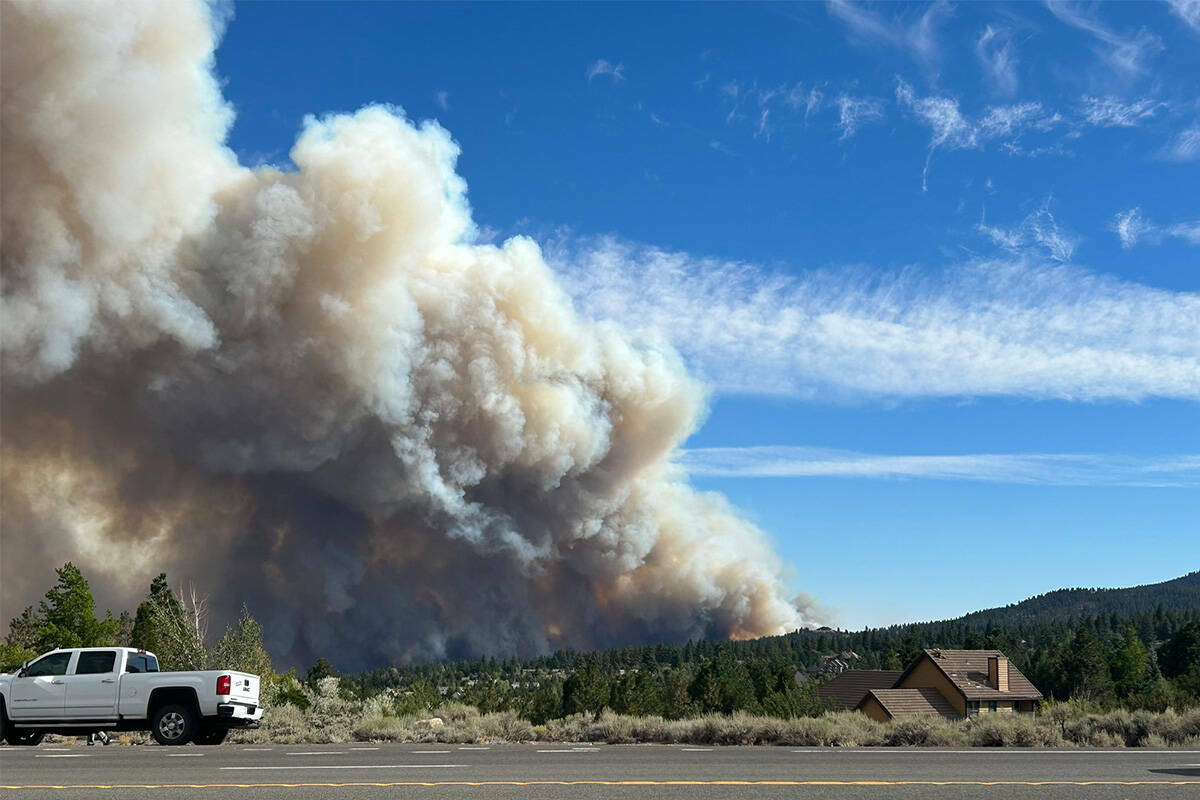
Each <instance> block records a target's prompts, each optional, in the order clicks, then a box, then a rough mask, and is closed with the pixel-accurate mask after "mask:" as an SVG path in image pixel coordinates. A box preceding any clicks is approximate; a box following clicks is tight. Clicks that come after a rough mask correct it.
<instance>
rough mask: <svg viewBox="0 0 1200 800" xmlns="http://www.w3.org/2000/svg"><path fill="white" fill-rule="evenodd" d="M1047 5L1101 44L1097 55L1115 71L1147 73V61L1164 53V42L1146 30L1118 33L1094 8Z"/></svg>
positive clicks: (1066, 4)
mask: <svg viewBox="0 0 1200 800" xmlns="http://www.w3.org/2000/svg"><path fill="white" fill-rule="evenodd" d="M1046 6H1047V7H1048V8H1049V9H1050V11H1051V13H1053V14H1054V16H1056V17H1058V19H1059V21H1060V22H1063V23H1065V24H1067V25H1070V26H1071V27H1073V28H1077V29H1079V30H1081V31H1084V32H1086V33H1088V34H1090V35H1091V36H1093V37H1094V38H1095V39H1096V40H1097V41H1098V42H1099V43H1100V45H1099V46H1098V47H1097V52H1098V53H1099V55H1100V57H1101V58H1103V59H1104V60H1105V61H1107V62H1108V63H1109V64H1110V65H1111V66H1112V67H1113V68H1114V69H1115V70H1117V71H1118V72H1123V73H1126V74H1129V75H1133V74H1138V73H1142V72H1144V71H1145V69H1146V66H1145V62H1146V60H1147V59H1149V58H1150V57H1151V56H1152V55H1154V54H1155V53H1157V52H1158V51H1160V50H1162V42H1161V41H1160V40H1159V38H1158V37H1157V36H1155V35H1154V34H1153V33H1151V32H1149V31H1148V30H1146V29H1145V28H1142V29H1141V30H1139V31H1138V32H1137V33H1136V34H1124V33H1118V32H1117V31H1115V30H1113V29H1112V28H1110V27H1108V26H1107V25H1105V24H1104V23H1103V22H1101V21H1100V19H1099V17H1097V16H1096V15H1095V14H1094V13H1092V9H1091V8H1090V7H1089V8H1086V9H1085V8H1083V7H1081V6H1079V5H1076V4H1074V3H1067V2H1052V1H1051V0H1047V2H1046Z"/></svg>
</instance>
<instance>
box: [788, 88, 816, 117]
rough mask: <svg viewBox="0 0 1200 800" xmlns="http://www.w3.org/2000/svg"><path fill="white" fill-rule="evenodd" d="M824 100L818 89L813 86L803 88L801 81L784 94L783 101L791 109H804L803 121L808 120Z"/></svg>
mask: <svg viewBox="0 0 1200 800" xmlns="http://www.w3.org/2000/svg"><path fill="white" fill-rule="evenodd" d="M824 100H825V95H824V94H822V93H821V90H820V89H818V88H816V87H815V86H812V87H809V88H808V89H805V88H804V84H802V83H797V84H796V85H795V86H793V87H792V88H791V89H789V90H788V91H787V94H786V95H785V96H784V102H785V103H787V104H788V105H789V106H791V107H792V108H793V109H796V110H799V109H801V108H803V109H804V119H805V121H807V120H808V118H809V116H811V115H812V113H813V112H814V111H816V110H817V109H819V108H820V107H821V104H822V103H823V102H824Z"/></svg>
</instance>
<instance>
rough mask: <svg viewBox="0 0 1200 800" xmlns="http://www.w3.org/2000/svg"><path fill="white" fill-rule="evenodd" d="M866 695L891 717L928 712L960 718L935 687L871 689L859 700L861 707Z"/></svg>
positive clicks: (859, 706)
mask: <svg viewBox="0 0 1200 800" xmlns="http://www.w3.org/2000/svg"><path fill="white" fill-rule="evenodd" d="M867 697H873V698H875V701H876V702H877V703H879V705H880V706H882V707H883V710H884V711H886V712H887V713H888V715H889V716H891V717H898V716H903V715H910V714H930V715H934V714H936V715H937V716H941V717H951V718H954V719H960V718H961V717H962V715H961V714H959V713H958V711H957V710H955V708H954V706H952V705H950V701H949V700H947V699H946V698H945V697H943V696H942V693H941V692H939V691H938V690H937V689H934V688H931V687H926V688H920V689H872V690H871V691H869V692H867V694H866V696H865V697H863V699H862V700H861V701H860V702H859V704H858V706H857V708H861V707H862V705H863V703H865V702H867Z"/></svg>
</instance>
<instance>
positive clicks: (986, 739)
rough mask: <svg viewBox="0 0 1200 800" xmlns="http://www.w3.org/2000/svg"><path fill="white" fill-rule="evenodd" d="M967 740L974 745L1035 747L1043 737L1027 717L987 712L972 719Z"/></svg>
mask: <svg viewBox="0 0 1200 800" xmlns="http://www.w3.org/2000/svg"><path fill="white" fill-rule="evenodd" d="M967 742H968V743H969V744H970V745H971V746H972V747H1034V746H1037V745H1039V744H1041V737H1040V736H1039V735H1038V731H1037V730H1036V727H1035V726H1034V724H1033V720H1031V719H1029V718H1027V717H1024V716H1017V715H1015V714H987V715H984V716H980V717H975V718H974V719H972V720H971V723H970V724H969V725H968V726H967Z"/></svg>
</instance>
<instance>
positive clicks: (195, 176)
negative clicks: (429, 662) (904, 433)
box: [0, 0, 805, 667]
mask: <svg viewBox="0 0 1200 800" xmlns="http://www.w3.org/2000/svg"><path fill="white" fill-rule="evenodd" d="M2 23H3V25H2V30H3V54H2V58H3V64H2V66H3V72H2V81H3V110H2V119H3V163H2V168H3V179H4V180H3V306H2V309H0V311H2V315H0V325H2V328H0V333H2V335H3V359H4V360H3V397H2V402H3V404H2V410H0V414H2V416H0V423H2V424H3V452H2V455H3V461H2V475H0V478H2V480H3V483H2V488H0V492H2V494H0V502H2V511H3V550H2V556H3V564H2V570H3V571H2V575H3V602H4V608H3V610H2V611H3V614H4V616H5V618H7V617H8V616H11V615H13V614H15V613H17V611H19V609H20V607H21V606H23V605H24V604H25V603H28V602H32V601H33V600H34V599H35V598H36V596H37V595H38V594H39V593H40V592H41V591H42V590H44V588H45V586H46V585H47V584H48V583H49V581H50V578H51V576H52V573H51V571H50V570H51V567H52V566H54V565H56V564H59V563H61V562H63V561H66V560H68V559H71V560H74V561H76V562H77V563H79V564H80V565H81V566H82V567H83V568H84V569H85V571H86V572H87V573H88V574H90V575H91V576H92V577H93V583H94V584H95V585H96V586H97V589H98V590H99V591H98V594H99V596H100V598H101V600H102V601H106V602H110V603H117V604H122V605H128V604H131V603H133V602H135V601H136V599H137V598H138V596H140V594H141V593H142V592H144V591H145V587H146V585H147V583H148V581H149V579H150V577H152V576H153V575H154V574H156V573H157V572H158V571H160V570H166V571H167V572H168V573H170V574H171V576H172V577H173V578H175V579H177V580H178V579H189V580H192V581H195V583H196V584H197V585H198V586H200V587H201V588H202V589H203V590H205V591H207V592H208V593H209V594H210V595H211V598H212V601H213V603H214V607H215V608H216V609H217V611H218V612H219V613H220V614H227V613H229V612H230V611H231V610H232V608H233V607H236V606H238V605H240V604H241V602H242V601H243V600H245V601H247V602H248V603H249V604H250V606H251V608H252V609H253V610H254V611H255V612H256V614H257V615H258V616H259V617H260V618H261V619H262V620H263V622H264V624H265V626H266V629H267V635H268V641H267V644H268V647H269V648H270V649H271V650H272V652H273V653H274V654H275V655H276V656H277V657H278V658H279V659H280V660H281V661H282V662H283V663H304V662H306V661H308V660H311V659H312V658H314V657H315V656H316V655H318V654H321V655H329V656H332V657H333V658H334V659H335V660H336V661H337V662H338V663H340V664H342V665H343V666H347V667H353V666H359V665H363V664H369V663H380V662H383V661H386V660H390V659H399V660H405V659H421V658H438V657H444V656H450V655H466V654H472V655H479V654H496V655H508V654H532V653H541V652H546V651H547V650H550V649H553V648H556V647H593V646H606V645H615V644H621V643H629V642H638V641H648V640H654V639H667V640H680V639H684V638H686V637H692V636H701V635H708V636H751V635H758V634H768V633H779V632H782V631H785V630H788V629H791V628H794V627H797V626H798V625H800V624H802V623H803V622H804V621H805V616H804V614H802V613H801V612H800V611H798V610H797V608H796V607H795V606H794V605H793V603H792V602H790V601H789V599H788V597H787V594H786V591H785V586H784V583H783V581H782V579H781V576H780V573H781V569H780V565H779V562H778V561H777V559H776V558H775V556H774V555H773V554H772V552H771V550H770V547H769V546H768V544H767V543H766V541H765V539H764V537H763V535H762V534H761V532H760V531H758V530H757V529H756V528H754V527H753V526H752V525H750V524H748V523H746V522H745V521H743V520H741V519H739V518H738V517H737V516H736V515H735V514H734V513H733V512H731V510H730V509H729V508H728V506H727V505H726V504H725V502H724V501H723V500H722V498H720V497H718V496H714V495H710V494H700V493H697V492H695V491H693V490H692V489H691V488H689V486H688V485H687V482H686V476H685V475H684V474H683V473H682V472H681V471H680V469H679V468H678V467H677V466H675V465H674V464H673V463H672V454H673V452H674V450H675V448H677V447H678V446H679V444H680V443H681V442H682V441H683V440H684V439H685V438H686V437H687V436H688V434H689V433H690V432H691V431H692V430H693V428H694V426H695V425H696V424H697V420H698V417H699V415H700V413H701V411H702V406H703V392H702V390H701V387H700V386H699V385H697V383H695V382H694V381H693V380H692V379H691V378H690V377H689V376H688V374H687V373H686V371H685V370H684V368H683V367H682V365H681V362H680V360H679V358H678V357H677V356H676V354H675V353H674V352H673V351H672V350H670V349H669V348H667V347H665V346H662V345H658V344H656V343H654V342H647V341H639V340H637V339H635V338H634V337H633V336H631V335H630V334H628V333H627V332H626V331H625V330H623V329H621V328H620V327H618V326H616V325H614V324H612V323H605V322H596V321H591V320H588V319H585V318H582V317H580V316H579V315H578V314H577V313H576V311H575V310H574V309H573V307H572V303H571V301H570V299H569V298H568V297H567V295H566V294H565V293H564V292H563V290H562V289H561V288H560V286H559V284H558V282H557V281H556V278H555V275H554V274H553V273H552V271H551V270H550V269H549V268H548V267H547V266H546V264H545V262H544V261H543V260H542V256H541V253H540V252H539V249H538V246H537V245H536V244H535V243H534V242H532V241H530V240H528V239H524V238H515V239H511V240H509V241H507V242H505V243H504V244H503V245H501V246H499V247H493V246H485V245H480V244H475V243H474V241H475V235H474V227H473V223H472V221H471V216H470V211H469V208H468V205H467V201H466V196H465V191H466V187H465V184H464V182H463V180H462V179H461V178H460V177H459V176H458V175H457V174H456V173H455V171H454V170H455V159H456V157H457V154H458V147H457V145H456V144H455V143H454V141H453V140H452V139H451V138H450V135H449V134H448V133H447V132H446V131H445V130H444V129H442V128H441V127H439V126H438V125H437V124H436V123H432V122H427V123H423V124H421V125H414V124H413V123H411V122H410V121H408V120H407V119H406V118H405V117H404V115H403V113H402V112H400V111H399V110H397V109H394V108H384V107H370V108H366V109H363V110H361V111H359V112H357V113H355V114H352V115H344V116H343V115H339V116H332V117H329V118H325V119H319V120H318V119H314V120H310V121H308V122H307V124H306V125H305V128H304V131H303V132H302V134H301V136H300V137H299V140H298V141H297V143H296V145H295V148H294V149H293V150H292V154H291V156H292V160H293V161H294V162H295V164H296V166H297V168H298V169H297V171H294V172H280V171H278V170H276V169H272V168H260V169H248V168H245V167H242V166H240V165H239V164H238V163H237V161H236V158H235V157H234V156H233V154H232V153H231V152H230V151H229V150H228V149H227V148H226V147H224V145H223V141H224V137H225V134H226V132H227V129H228V127H229V125H230V123H231V121H232V113H231V111H230V109H229V108H228V106H227V105H226V104H225V102H224V100H223V99H222V97H221V95H220V91H219V89H218V85H217V82H216V80H215V79H214V77H213V73H212V63H213V47H214V40H215V36H214V31H213V25H212V21H211V19H210V17H209V12H208V9H207V8H206V7H205V6H204V5H201V4H199V3H164V2H158V1H156V0H151V1H148V2H144V3H137V2H135V3H120V4H116V3H114V4H109V3H102V2H88V3H80V2H76V1H75V0H66V1H65V2H48V1H46V0H39V2H36V3H35V2H19V3H8V2H6V3H4V4H3V20H2ZM218 621H219V620H218Z"/></svg>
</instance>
